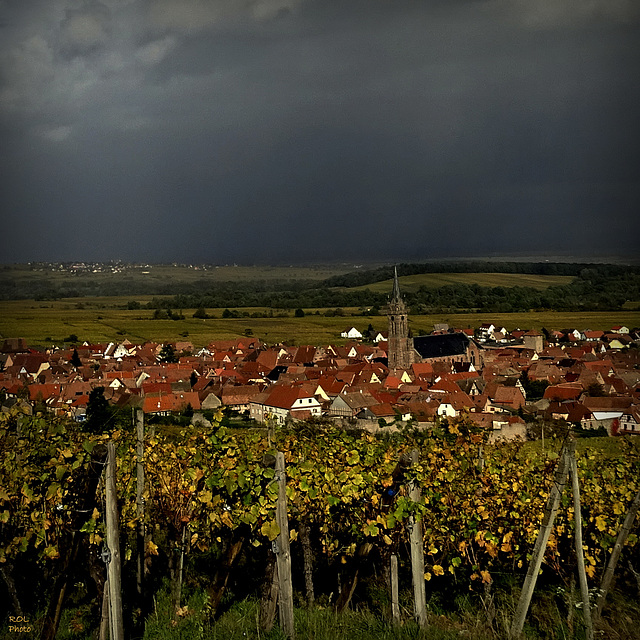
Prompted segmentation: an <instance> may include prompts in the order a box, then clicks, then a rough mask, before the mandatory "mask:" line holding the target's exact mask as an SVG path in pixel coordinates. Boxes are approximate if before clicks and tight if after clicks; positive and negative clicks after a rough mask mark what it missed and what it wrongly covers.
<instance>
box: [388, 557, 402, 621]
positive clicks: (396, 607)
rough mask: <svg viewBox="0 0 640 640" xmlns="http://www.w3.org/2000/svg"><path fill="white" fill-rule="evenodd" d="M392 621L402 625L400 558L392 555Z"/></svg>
mask: <svg viewBox="0 0 640 640" xmlns="http://www.w3.org/2000/svg"><path fill="white" fill-rule="evenodd" d="M390 570H391V619H392V620H393V624H400V603H399V598H398V556H397V555H396V554H395V553H392V554H391V567H390Z"/></svg>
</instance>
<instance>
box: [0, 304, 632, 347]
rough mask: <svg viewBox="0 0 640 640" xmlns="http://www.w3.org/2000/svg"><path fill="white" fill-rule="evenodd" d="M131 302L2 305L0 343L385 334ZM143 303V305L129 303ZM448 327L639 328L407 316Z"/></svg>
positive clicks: (310, 320)
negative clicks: (178, 315)
mask: <svg viewBox="0 0 640 640" xmlns="http://www.w3.org/2000/svg"><path fill="white" fill-rule="evenodd" d="M131 299H132V298H131V297H123V296H119V297H113V298H110V297H99V298H67V299H63V300H55V301H44V302H40V301H34V300H9V301H0V338H17V337H21V338H24V339H25V340H26V341H27V343H28V344H29V345H31V346H41V347H45V346H51V345H52V344H55V345H58V346H61V345H62V342H63V340H64V338H65V337H67V336H69V335H71V334H76V335H77V336H78V338H79V339H80V341H87V342H110V341H113V342H120V341H122V340H124V339H125V338H127V339H129V340H130V341H131V342H145V341H155V342H165V341H177V340H185V339H187V340H189V341H191V342H192V343H193V344H194V346H196V347H198V346H203V345H206V344H208V343H209V342H210V341H211V340H215V339H231V338H237V337H240V336H243V335H245V332H247V331H248V330H250V331H251V332H252V334H253V335H255V336H257V337H259V338H261V339H262V340H264V341H265V342H267V343H270V344H272V343H276V342H285V341H286V342H289V343H294V344H297V345H300V344H316V345H320V344H344V342H345V340H344V339H343V338H341V337H340V333H341V332H342V331H343V330H344V329H345V328H346V327H348V326H351V325H353V326H355V327H356V328H358V329H360V330H361V331H363V330H365V329H366V328H367V326H368V325H369V324H371V325H372V326H373V328H374V329H375V330H376V331H386V330H387V318H386V316H383V315H377V316H363V315H362V314H361V312H360V310H359V309H358V308H345V309H344V310H343V311H344V315H342V316H334V317H327V316H324V315H322V314H323V313H324V309H322V310H320V315H315V309H313V310H309V309H307V310H305V311H306V312H307V313H306V315H305V316H304V317H303V318H296V317H294V311H293V310H292V309H289V310H274V315H276V316H278V315H282V316H284V317H274V318H251V317H249V318H222V317H221V316H222V311H223V309H208V310H207V311H208V313H210V314H211V315H214V316H216V317H214V318H208V319H204V320H203V319H198V318H194V317H193V312H194V311H195V310H194V309H183V310H182V312H183V315H184V316H185V317H184V319H183V320H154V319H153V318H152V316H153V311H152V310H149V309H136V310H129V309H126V308H124V307H126V304H127V301H128V300H131ZM134 299H136V300H137V301H139V302H141V303H144V302H145V301H146V300H147V298H146V297H144V296H142V297H134ZM240 311H241V312H246V313H248V314H251V313H254V312H261V313H265V312H268V311H269V310H268V309H265V308H243V309H241V310H240ZM440 322H446V323H447V324H449V326H451V327H456V328H466V327H470V328H475V327H478V326H479V325H480V324H482V323H483V322H493V323H494V324H500V325H504V326H505V327H506V328H507V329H509V330H512V329H516V328H523V329H538V330H540V329H542V328H543V327H545V328H547V329H562V328H567V327H577V328H579V329H587V328H589V329H594V330H597V329H601V330H606V329H610V328H611V327H612V326H613V325H615V324H624V325H626V326H629V327H635V326H639V325H640V312H639V311H625V312H599V311H598V312H588V313H569V312H550V311H549V312H539V313H538V312H529V313H496V314H490V313H439V314H430V315H411V316H410V318H409V323H410V327H411V329H412V331H413V334H414V335H421V334H424V333H429V332H430V331H432V329H433V325H434V324H435V323H440Z"/></svg>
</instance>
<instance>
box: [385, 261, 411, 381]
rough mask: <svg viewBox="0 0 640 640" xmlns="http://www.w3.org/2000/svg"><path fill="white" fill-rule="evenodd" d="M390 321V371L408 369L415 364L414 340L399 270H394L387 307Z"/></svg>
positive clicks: (388, 354) (395, 268)
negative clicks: (402, 292)
mask: <svg viewBox="0 0 640 640" xmlns="http://www.w3.org/2000/svg"><path fill="white" fill-rule="evenodd" d="M387 317H388V320H389V343H388V353H387V356H388V361H389V369H392V370H393V369H408V368H409V367H410V366H411V365H412V364H413V362H414V354H413V340H412V339H411V338H410V337H409V318H408V311H407V305H405V303H404V300H403V299H402V296H401V294H400V283H399V282H398V269H397V267H394V269H393V289H392V292H391V300H389V306H388V307H387Z"/></svg>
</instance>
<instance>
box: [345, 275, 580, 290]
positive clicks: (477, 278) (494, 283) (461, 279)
mask: <svg viewBox="0 0 640 640" xmlns="http://www.w3.org/2000/svg"><path fill="white" fill-rule="evenodd" d="M572 280H574V277H573V276H543V275H532V274H527V273H420V274H416V275H411V276H402V277H400V278H398V281H399V282H400V287H401V289H402V291H405V292H407V293H413V292H415V291H417V290H418V289H419V288H420V287H426V288H427V289H436V288H437V287H444V286H447V285H461V284H466V285H473V284H477V285H479V286H481V287H509V288H510V287H532V288H533V289H539V290H543V289H546V288H547V287H552V286H559V285H565V284H569V283H570V282H571V281H572ZM392 286H393V281H392V280H381V281H380V282H375V283H373V284H368V285H362V286H358V287H351V288H349V290H350V291H358V290H364V289H369V291H372V292H376V293H385V292H387V291H391V288H392Z"/></svg>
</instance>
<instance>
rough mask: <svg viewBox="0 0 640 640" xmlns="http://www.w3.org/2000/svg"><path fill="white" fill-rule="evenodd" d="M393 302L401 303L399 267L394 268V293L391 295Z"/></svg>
mask: <svg viewBox="0 0 640 640" xmlns="http://www.w3.org/2000/svg"><path fill="white" fill-rule="evenodd" d="M391 300H392V301H393V302H399V301H400V300H401V298H400V284H399V283H398V267H393V293H392V294H391Z"/></svg>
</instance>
